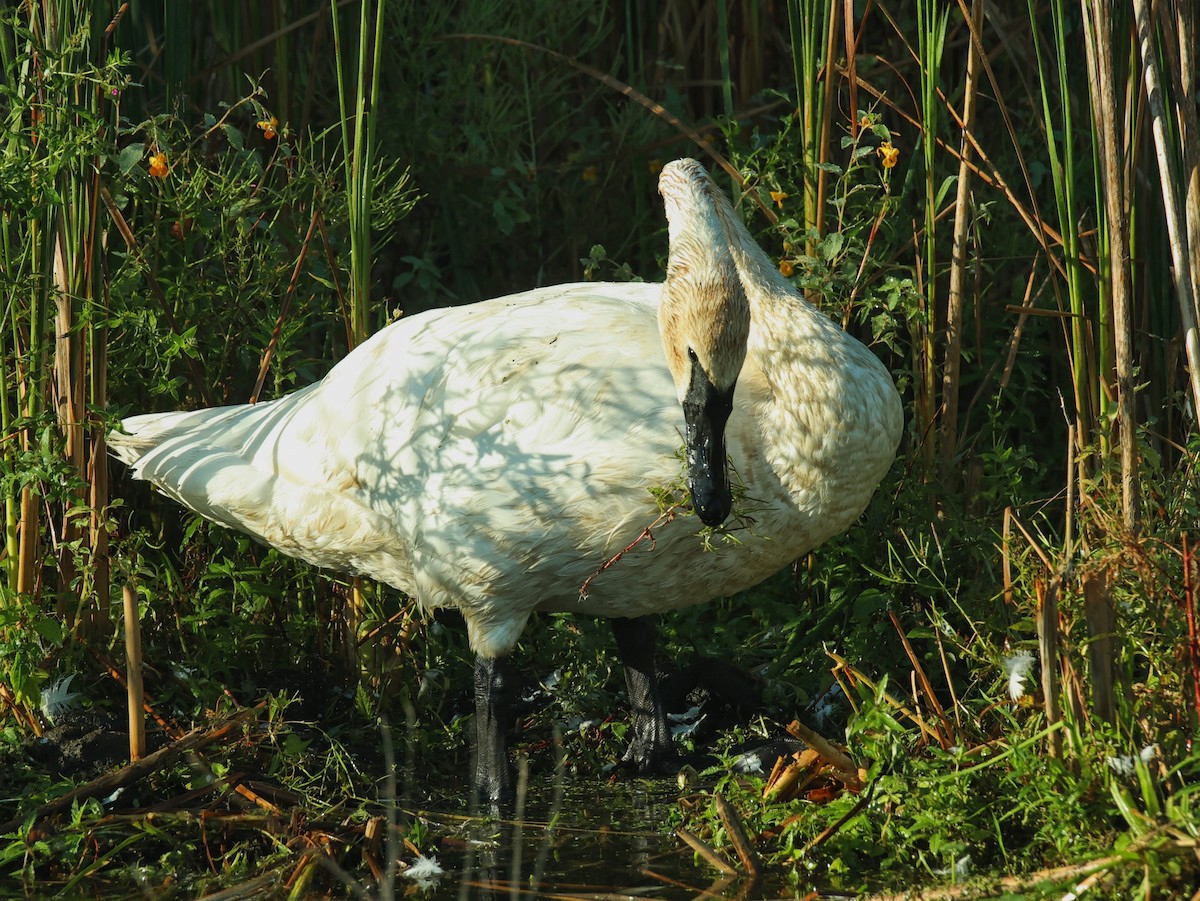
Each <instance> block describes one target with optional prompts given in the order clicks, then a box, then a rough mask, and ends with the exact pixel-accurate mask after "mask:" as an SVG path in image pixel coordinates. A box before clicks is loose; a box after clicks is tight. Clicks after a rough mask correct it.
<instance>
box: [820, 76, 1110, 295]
mask: <svg viewBox="0 0 1200 901" xmlns="http://www.w3.org/2000/svg"><path fill="white" fill-rule="evenodd" d="M838 71H839V72H841V73H842V74H845V68H844V67H841V66H839V67H838ZM857 81H858V86H859V87H861V88H862V89H863V90H865V91H866V92H867V93H868V94H870V95H871V96H872V97H874V98H875V99H876V100H878V101H879V102H880V103H883V104H884V105H886V106H887V107H888V109H890V110H891V111H892V112H894V113H895V114H896V115H898V116H899V117H900V118H902V119H904V120H905V121H906V122H907V123H908V124H909V125H911V126H913V128H916V129H920V128H921V123H920V122H919V121H918V120H917V119H916V117H914V116H913V115H912V114H911V113H909V112H907V111H905V110H903V109H901V108H900V107H899V106H897V105H896V103H895V102H893V101H892V100H891V99H889V97H888V95H887V92H885V91H883V90H881V89H880V88H877V87H875V85H873V84H871V82H869V81H867V80H865V79H864V78H862V76H859V78H858V79H857ZM948 109H949V111H950V114H951V116H952V117H953V118H954V119H955V120H956V121H957V120H958V113H957V112H956V111H955V110H954V108H953V107H948ZM1001 109H1003V106H1001ZM959 124H960V125H961V123H959ZM965 134H966V136H967V139H968V140H969V141H970V143H971V149H972V150H974V152H975V155H976V156H978V157H979V158H980V160H982V161H983V162H985V163H987V164H988V166H989V167H991V171H990V172H985V171H984V170H983V169H982V168H980V167H979V166H978V165H977V164H976V163H973V162H971V161H970V160H968V161H967V163H966V165H967V168H968V169H970V171H971V174H972V175H974V176H975V177H976V178H978V179H979V180H980V181H982V182H983V183H984V184H986V185H988V186H989V187H992V188H996V189H998V190H999V191H1000V193H1002V194H1003V195H1004V199H1005V200H1007V201H1008V203H1009V206H1011V207H1012V208H1013V210H1014V211H1015V212H1016V214H1017V215H1018V216H1019V217H1020V218H1021V221H1022V222H1024V223H1025V226H1026V227H1027V228H1028V229H1029V230H1030V231H1031V232H1032V233H1033V235H1034V237H1036V238H1037V239H1038V242H1039V243H1040V244H1041V245H1042V246H1043V247H1045V246H1046V242H1047V240H1049V241H1052V242H1053V243H1055V244H1057V245H1059V246H1062V244H1063V238H1062V235H1061V234H1059V233H1058V231H1057V230H1056V229H1055V228H1054V227H1053V226H1052V225H1050V224H1049V223H1048V222H1044V221H1043V220H1042V219H1041V218H1040V217H1039V216H1037V215H1035V214H1034V213H1031V212H1030V211H1029V210H1027V209H1026V208H1025V205H1024V204H1023V203H1021V201H1020V200H1018V199H1017V195H1016V194H1014V193H1013V190H1012V188H1011V187H1009V185H1008V182H1007V181H1005V180H1004V176H1003V175H1001V174H1000V169H999V168H998V167H996V166H995V165H994V164H993V163H992V161H991V158H990V157H989V156H988V155H987V153H986V152H985V151H984V150H983V148H982V147H980V145H979V142H978V141H976V140H975V136H974V135H972V134H970V133H969V132H966V133H965ZM934 141H935V142H936V143H937V145H938V146H939V147H941V148H942V150H944V151H946V153H948V154H949V155H950V156H951V157H953V158H954V159H957V160H961V159H962V155H961V154H960V153H959V152H958V151H957V150H955V149H954V148H953V147H951V146H950V145H949V144H947V143H946V142H945V140H943V139H942V138H939V137H936V136H935V137H934ZM1031 193H1032V192H1031ZM1046 256H1047V260H1048V261H1049V263H1050V264H1051V265H1052V266H1054V268H1056V269H1057V270H1058V271H1059V272H1060V273H1062V274H1065V270H1064V268H1063V265H1062V262H1061V261H1059V260H1058V259H1056V258H1055V256H1054V255H1053V254H1051V253H1047V255H1046ZM1085 265H1087V264H1086V263H1085ZM1088 268H1089V269H1090V268H1091V267H1090V266H1089V267H1088Z"/></svg>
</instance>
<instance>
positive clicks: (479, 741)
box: [475, 655, 513, 804]
mask: <svg viewBox="0 0 1200 901" xmlns="http://www.w3.org/2000/svg"><path fill="white" fill-rule="evenodd" d="M510 678H511V677H510V675H509V671H508V658H507V657H495V658H491V659H489V658H487V657H480V656H478V655H476V657H475V788H476V789H477V790H478V792H479V800H480V802H481V803H492V804H496V803H500V804H510V803H512V801H513V777H512V770H511V769H510V768H509V765H508V754H507V753H506V748H505V747H504V733H505V730H506V729H507V728H508V725H509V719H510V706H509V705H510V700H511V697H512V691H511V686H510V685H509V682H510Z"/></svg>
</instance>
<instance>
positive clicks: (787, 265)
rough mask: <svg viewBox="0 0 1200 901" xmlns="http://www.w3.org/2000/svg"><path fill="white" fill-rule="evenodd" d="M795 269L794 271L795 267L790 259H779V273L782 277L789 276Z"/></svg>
mask: <svg viewBox="0 0 1200 901" xmlns="http://www.w3.org/2000/svg"><path fill="white" fill-rule="evenodd" d="M795 271H796V267H795V266H793V265H792V261H791V260H780V261H779V273H780V275H782V276H783V277H784V278H791V277H792V273H793V272H795Z"/></svg>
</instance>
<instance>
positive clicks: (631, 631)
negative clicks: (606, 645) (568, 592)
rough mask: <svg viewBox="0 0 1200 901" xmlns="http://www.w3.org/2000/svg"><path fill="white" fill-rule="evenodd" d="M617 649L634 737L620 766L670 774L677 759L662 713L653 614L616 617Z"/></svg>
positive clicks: (641, 772) (651, 773) (649, 773)
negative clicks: (623, 670)
mask: <svg viewBox="0 0 1200 901" xmlns="http://www.w3.org/2000/svg"><path fill="white" fill-rule="evenodd" d="M612 627H613V635H614V636H616V639H617V650H618V652H619V653H620V655H621V663H622V664H623V665H624V667H625V686H626V688H627V690H628V692H629V707H630V710H631V711H632V712H633V738H632V739H631V740H630V742H629V748H628V749H627V750H626V751H625V755H624V756H623V757H622V758H621V766H622V767H625V768H627V769H631V770H633V771H635V772H636V773H637V774H638V775H639V776H661V775H671V774H673V773H676V772H678V770H679V767H680V761H679V759H678V757H677V756H676V754H675V747H674V745H673V743H672V742H671V730H670V728H669V727H668V726H667V717H666V714H665V713H664V712H663V702H662V695H661V693H660V692H659V687H658V673H657V671H656V670H655V668H654V647H655V643H656V641H657V639H658V625H657V623H656V621H655V618H654V617H651V616H639V617H637V618H632V619H631V618H619V619H614V620H613V621H612Z"/></svg>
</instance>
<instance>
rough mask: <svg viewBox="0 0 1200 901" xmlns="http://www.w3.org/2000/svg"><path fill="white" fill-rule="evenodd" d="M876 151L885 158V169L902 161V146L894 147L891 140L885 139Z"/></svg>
mask: <svg viewBox="0 0 1200 901" xmlns="http://www.w3.org/2000/svg"><path fill="white" fill-rule="evenodd" d="M875 152H876V153H878V154H879V158H880V159H881V160H883V168H885V169H894V168H896V163H898V162H899V161H900V148H899V147H893V146H892V142H891V141H884V142H883V143H882V144H880V145H879V148H878V149H877V150H876V151H875Z"/></svg>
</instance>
